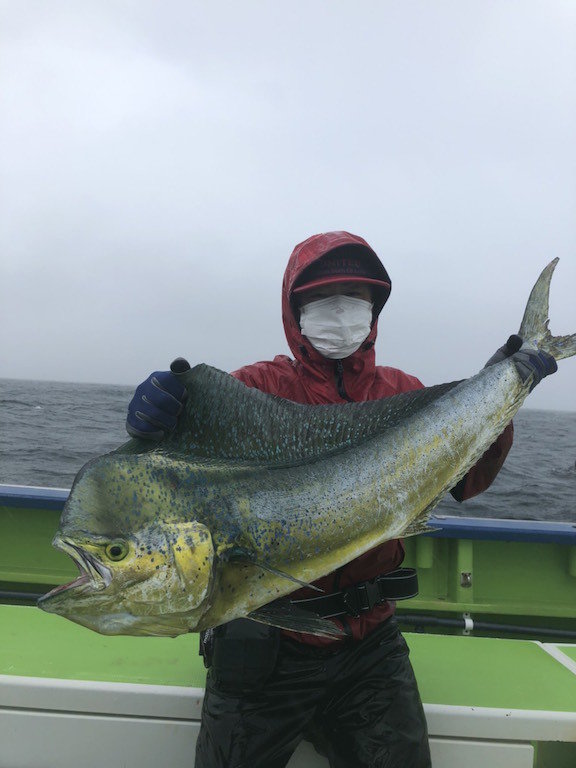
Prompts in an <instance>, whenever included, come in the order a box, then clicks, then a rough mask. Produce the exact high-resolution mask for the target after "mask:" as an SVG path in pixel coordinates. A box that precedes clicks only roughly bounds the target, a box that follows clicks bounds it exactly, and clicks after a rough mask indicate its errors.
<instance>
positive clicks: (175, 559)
mask: <svg viewBox="0 0 576 768" xmlns="http://www.w3.org/2000/svg"><path fill="white" fill-rule="evenodd" d="M53 545H54V546H55V547H56V549H59V550H61V551H62V552H65V553H66V554H68V555H70V557H72V559H73V560H74V562H75V563H76V565H77V567H78V570H79V575H78V577H77V578H76V579H74V581H71V582H69V583H68V584H63V585H61V586H58V587H56V588H55V589H53V590H52V591H51V592H48V593H47V594H46V595H44V596H43V597H42V598H40V601H39V603H38V605H39V607H40V608H42V609H43V610H44V611H47V612H49V613H56V614H58V615H60V616H64V617H66V618H67V619H70V620H71V621H74V622H76V623H78V624H82V625H83V626H86V627H88V628H89V629H93V630H95V631H97V632H100V633H101V634H113V635H116V634H130V635H170V636H175V635H178V634H182V633H184V632H189V631H190V629H193V628H194V627H195V626H196V624H197V623H198V621H199V619H200V618H201V616H202V614H203V613H204V612H205V611H206V610H207V609H208V607H209V604H210V595H211V591H212V587H213V573H214V547H213V544H212V537H211V535H210V531H209V530H208V528H207V527H206V526H205V525H203V524H202V523H199V522H195V521H192V522H179V523H178V522H174V523H162V522H161V523H155V524H154V523H153V524H150V525H147V526H145V527H144V528H142V529H141V530H139V531H138V532H136V533H132V534H130V535H124V536H118V535H114V536H103V535H94V534H92V533H87V532H82V531H77V532H74V533H72V532H69V531H67V532H65V533H64V532H59V533H58V534H56V537H55V538H54V541H53Z"/></svg>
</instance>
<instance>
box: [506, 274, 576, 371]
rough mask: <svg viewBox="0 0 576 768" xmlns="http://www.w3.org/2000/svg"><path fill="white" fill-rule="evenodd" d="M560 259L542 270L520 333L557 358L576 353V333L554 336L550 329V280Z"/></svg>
mask: <svg viewBox="0 0 576 768" xmlns="http://www.w3.org/2000/svg"><path fill="white" fill-rule="evenodd" d="M558 261H559V259H554V260H553V261H551V262H550V264H548V266H547V267H545V268H544V269H543V270H542V273H541V274H540V277H539V278H538V280H537V281H536V284H535V285H534V288H532V292H531V294H530V297H529V299H528V303H527V304H526V310H525V312H524V317H523V318H522V323H521V325H520V330H519V331H518V335H519V336H521V337H522V339H523V340H524V344H526V346H530V347H536V348H537V349H541V350H543V351H544V352H548V354H550V355H552V356H553V357H554V358H555V359H556V360H561V359H562V358H564V357H571V356H572V355H576V334H572V335H569V336H552V334H551V333H550V330H549V329H548V323H549V322H550V321H549V319H548V309H549V296H550V281H551V280H552V275H553V273H554V270H555V268H556V265H557V264H558Z"/></svg>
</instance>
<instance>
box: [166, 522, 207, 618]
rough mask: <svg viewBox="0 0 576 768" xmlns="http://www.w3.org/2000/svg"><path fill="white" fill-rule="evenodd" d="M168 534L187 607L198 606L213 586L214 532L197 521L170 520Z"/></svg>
mask: <svg viewBox="0 0 576 768" xmlns="http://www.w3.org/2000/svg"><path fill="white" fill-rule="evenodd" d="M166 538H167V541H168V544H169V546H170V549H171V552H172V558H173V561H174V565H175V570H176V575H177V578H178V583H179V586H180V589H181V591H182V600H183V601H184V603H185V609H190V608H195V607H196V606H198V605H199V604H200V603H201V602H202V600H204V599H205V597H206V595H207V594H208V591H209V589H210V582H211V579H212V571H213V563H214V545H213V543H212V536H211V535H210V531H209V530H208V528H207V527H206V526H205V525H202V523H198V522H190V523H176V524H170V525H169V526H168V530H167V532H166Z"/></svg>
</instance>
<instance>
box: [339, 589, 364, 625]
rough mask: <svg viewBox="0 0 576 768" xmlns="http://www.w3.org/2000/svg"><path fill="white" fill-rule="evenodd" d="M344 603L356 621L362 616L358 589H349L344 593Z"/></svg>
mask: <svg viewBox="0 0 576 768" xmlns="http://www.w3.org/2000/svg"><path fill="white" fill-rule="evenodd" d="M342 603H343V605H344V608H345V609H346V612H347V613H349V614H350V616H352V617H353V618H355V619H357V618H358V617H359V616H360V605H359V600H358V591H357V589H356V587H348V589H344V590H343V591H342Z"/></svg>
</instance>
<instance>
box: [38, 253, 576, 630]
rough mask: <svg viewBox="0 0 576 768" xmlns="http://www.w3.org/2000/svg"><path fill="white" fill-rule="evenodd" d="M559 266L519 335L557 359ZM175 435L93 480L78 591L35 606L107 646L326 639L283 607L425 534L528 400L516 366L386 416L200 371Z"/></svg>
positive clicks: (73, 516)
mask: <svg viewBox="0 0 576 768" xmlns="http://www.w3.org/2000/svg"><path fill="white" fill-rule="evenodd" d="M555 265H556V261H554V262H552V263H551V264H550V265H548V267H547V268H546V269H545V270H544V271H543V273H542V275H541V276H540V278H539V280H538V281H537V283H536V285H535V287H534V289H533V291H532V294H531V296H530V299H529V301H528V305H527V308H526V313H525V315H524V320H523V322H522V325H521V327H520V331H519V335H520V336H522V338H523V339H524V346H525V347H529V348H532V349H542V350H544V351H546V352H549V353H550V354H553V355H554V356H555V357H556V358H557V359H561V358H563V357H568V356H569V355H574V354H576V336H575V335H572V336H563V337H553V336H551V334H550V332H549V331H548V292H549V286H550V279H551V277H552V272H553V270H554V267H555ZM182 381H183V383H184V384H185V386H186V389H187V391H188V398H187V402H186V407H185V412H184V413H183V414H182V416H181V417H180V419H179V423H178V427H177V429H176V430H175V432H174V433H173V434H171V435H170V436H169V437H168V438H167V439H166V440H165V441H163V442H162V444H160V445H156V444H150V443H146V442H144V441H138V440H132V441H130V442H129V443H127V444H126V445H124V446H122V447H121V448H120V449H118V450H117V451H115V452H113V453H111V454H107V455H105V456H102V457H99V458H98V459H96V460H94V461H92V462H90V463H89V464H87V465H86V466H85V467H84V468H83V469H82V470H81V471H80V473H79V474H78V476H77V478H76V480H75V482H74V486H73V488H72V491H71V494H70V498H69V500H68V502H67V504H66V507H65V509H64V512H63V515H62V520H61V525H60V529H59V532H58V534H57V536H56V538H55V542H54V543H55V546H57V547H58V548H60V549H62V550H63V551H65V552H67V553H68V554H70V555H71V556H72V557H73V558H74V560H75V561H76V562H77V564H78V566H79V569H80V576H79V577H78V579H76V580H75V581H74V582H72V583H71V584H69V585H64V586H62V587H58V588H57V589H56V590H53V591H52V592H51V593H49V594H48V595H47V596H45V597H44V598H43V599H42V601H41V603H40V605H41V607H42V608H43V609H44V610H47V611H51V612H54V613H58V614H61V615H63V616H66V617H67V618H69V619H71V620H73V621H76V622H78V623H80V624H83V625H84V626H87V627H90V628H91V629H94V630H96V631H98V632H102V633H105V634H134V635H146V634H153V635H177V634H180V633H183V632H188V631H191V630H192V631H198V630H204V629H207V628H209V627H213V626H216V625H218V624H221V623H223V622H226V621H229V620H231V619H234V618H237V617H241V616H250V617H251V618H254V619H256V620H260V621H267V622H269V623H274V624H276V625H278V626H284V627H287V628H290V629H299V630H302V631H308V632H316V633H317V634H327V635H330V634H334V633H335V632H336V631H337V630H336V629H335V625H334V624H333V623H331V622H329V621H326V620H323V619H320V618H318V617H313V616H309V615H308V616H307V617H303V616H302V615H299V614H298V613H297V612H294V611H291V609H290V606H289V605H288V604H287V603H286V601H282V600H281V598H282V597H284V596H286V595H287V594H289V593H290V592H292V591H294V589H295V587H296V586H297V585H298V584H302V583H309V582H312V581H314V580H316V579H318V578H320V577H321V576H323V575H325V574H327V573H330V572H331V571H333V570H334V569H336V568H338V567H339V566H341V565H343V564H345V563H347V562H350V561H351V560H353V559H354V558H356V557H358V556H359V555H361V554H362V553H363V552H366V551H368V550H369V549H372V548H373V547H375V546H377V545H378V544H380V543H382V542H384V541H387V540H389V539H392V538H397V537H399V536H406V535H411V534H414V533H418V532H419V531H422V530H423V529H424V527H425V525H426V521H427V519H428V516H429V514H430V511H431V510H432V509H433V507H434V506H435V505H436V504H437V503H438V501H439V500H440V499H441V498H442V496H443V495H444V494H445V493H446V491H448V490H449V489H450V488H452V487H453V486H454V485H455V484H456V483H457V482H458V481H459V480H460V479H461V478H462V477H463V476H464V475H465V473H466V472H467V471H468V470H469V469H470V467H471V466H473V465H474V464H475V463H476V461H478V459H479V458H480V457H481V456H482V454H483V453H484V452H485V450H486V449H487V448H488V447H489V446H490V445H491V444H492V443H493V442H494V440H495V439H496V437H497V436H498V435H499V434H501V432H502V431H503V429H504V428H505V426H506V425H507V424H508V423H509V422H510V420H511V419H512V417H513V415H514V414H515V413H516V411H517V410H518V408H519V407H520V406H521V404H522V402H523V401H524V399H525V398H526V396H527V395H528V393H529V391H530V386H531V383H532V382H531V380H530V379H529V380H528V381H525V382H523V381H522V380H521V378H520V376H519V375H518V372H517V370H516V366H515V363H514V360H513V359H507V360H504V361H502V362H500V363H498V364H496V365H493V366H490V367H489V368H484V369H482V370H481V371H480V372H479V373H478V374H477V375H476V376H473V377H471V378H470V379H467V380H464V381H461V382H453V383H449V384H442V385H439V386H435V387H428V388H425V389H422V390H418V391H415V392H410V393H406V394H402V395H397V396H396V397H391V398H387V399H385V400H379V401H371V402H366V403H351V404H346V405H325V406H322V405H320V406H306V405H299V404H296V403H291V402H288V401H286V400H282V399H280V398H278V397H272V396H269V395H266V394H264V393H262V392H259V391H257V390H255V389H250V388H248V387H246V386H244V385H243V384H242V383H240V382H239V381H237V380H236V379H234V378H233V377H231V376H229V375H227V374H225V373H223V372H221V371H218V370H216V369H213V368H210V367H208V366H205V365H199V366H196V367H195V368H193V369H192V370H190V371H188V372H187V373H185V374H182Z"/></svg>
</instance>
